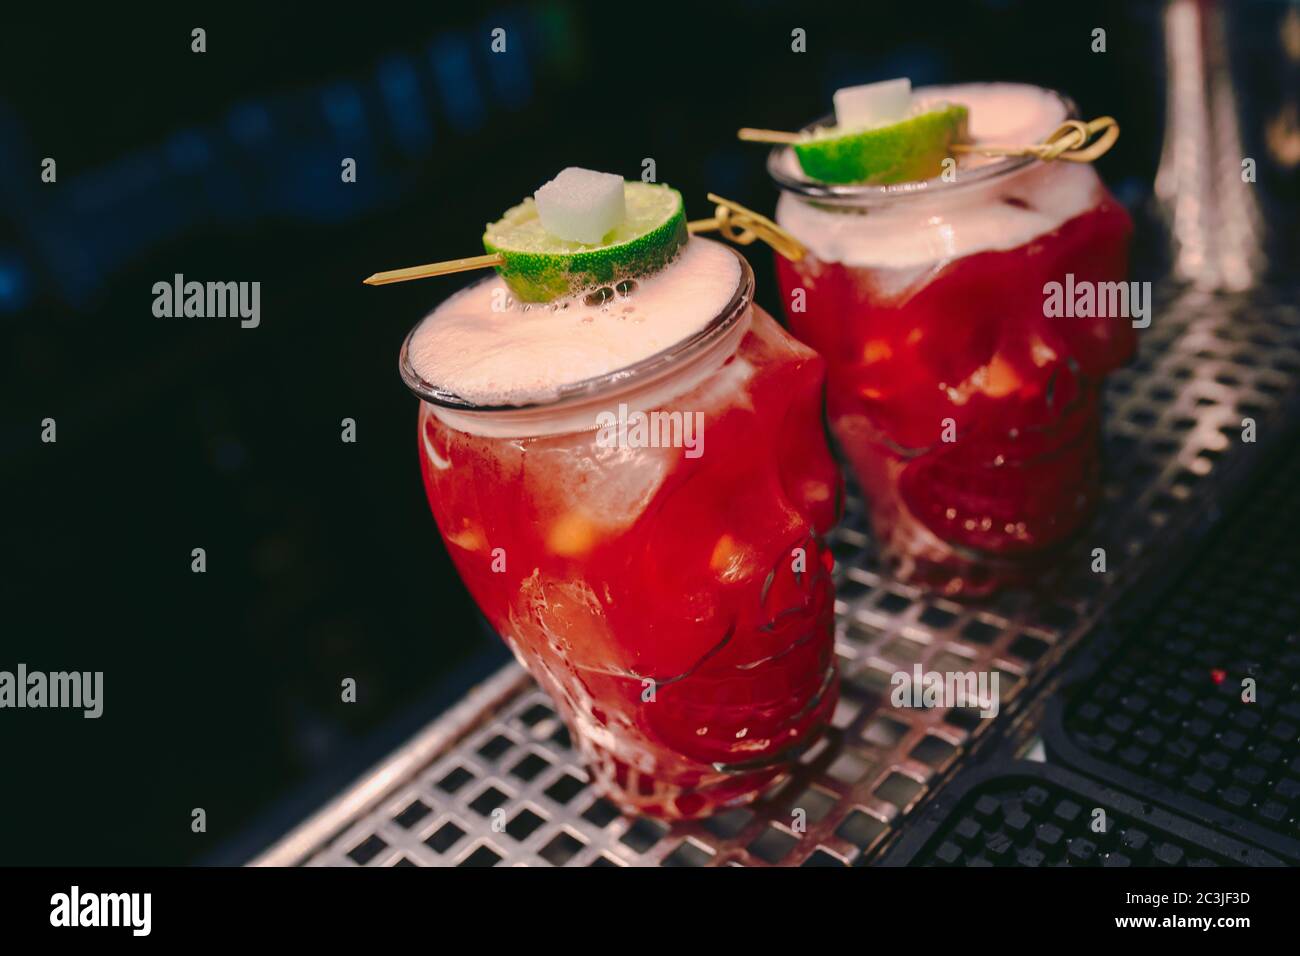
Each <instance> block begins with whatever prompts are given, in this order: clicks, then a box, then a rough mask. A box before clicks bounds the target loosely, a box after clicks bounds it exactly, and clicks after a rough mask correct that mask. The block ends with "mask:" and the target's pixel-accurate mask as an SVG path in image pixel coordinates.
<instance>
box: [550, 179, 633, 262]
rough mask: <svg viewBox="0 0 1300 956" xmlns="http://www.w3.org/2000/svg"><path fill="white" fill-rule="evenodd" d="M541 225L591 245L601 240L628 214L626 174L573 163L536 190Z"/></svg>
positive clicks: (571, 240)
mask: <svg viewBox="0 0 1300 956" xmlns="http://www.w3.org/2000/svg"><path fill="white" fill-rule="evenodd" d="M533 198H534V199H536V200H537V214H538V215H539V216H541V217H542V228H543V229H545V230H546V231H547V232H549V233H550V234H551V235H553V236H556V237H557V238H560V239H567V240H569V241H570V242H583V243H586V244H588V245H595V244H596V243H599V242H600V240H601V239H603V238H604V237H605V236H606V235H608V234H609V231H610V230H611V229H613V228H614V227H616V226H618V225H619V224H620V223H621V222H622V221H623V217H624V216H625V215H626V214H627V211H626V209H625V208H624V206H623V177H622V176H615V175H614V174H613V173H597V172H593V171H592V170H590V169H581V168H579V167H577V166H570V167H569V168H568V169H565V170H562V171H561V172H560V175H558V176H556V177H555V178H554V179H552V180H551V181H550V182H549V183H547V184H546V185H545V186H543V187H542V188H541V189H539V190H537V192H535V193H533Z"/></svg>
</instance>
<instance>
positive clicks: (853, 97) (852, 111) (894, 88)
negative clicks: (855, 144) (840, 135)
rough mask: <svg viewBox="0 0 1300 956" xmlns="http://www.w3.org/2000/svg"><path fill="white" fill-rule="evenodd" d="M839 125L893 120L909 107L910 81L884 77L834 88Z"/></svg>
mask: <svg viewBox="0 0 1300 956" xmlns="http://www.w3.org/2000/svg"><path fill="white" fill-rule="evenodd" d="M834 99H835V123H836V125H838V126H849V127H859V126H881V125H883V124H885V123H896V122H898V121H899V120H901V119H902V118H903V117H904V116H906V115H907V111H908V110H909V109H911V107H912V81H911V80H909V79H906V78H904V79H901V80H883V81H881V82H880V83H866V84H864V85H862V86H846V87H845V88H844V89H842V90H836V91H835V97H834Z"/></svg>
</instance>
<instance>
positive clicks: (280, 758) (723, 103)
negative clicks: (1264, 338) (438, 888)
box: [0, 0, 1276, 864]
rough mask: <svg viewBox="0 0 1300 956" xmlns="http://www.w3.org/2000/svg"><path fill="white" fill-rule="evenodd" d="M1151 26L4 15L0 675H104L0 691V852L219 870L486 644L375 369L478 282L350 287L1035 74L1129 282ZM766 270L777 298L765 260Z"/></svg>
mask: <svg viewBox="0 0 1300 956" xmlns="http://www.w3.org/2000/svg"><path fill="white" fill-rule="evenodd" d="M1252 6H1260V7H1268V8H1270V13H1271V12H1272V10H1271V7H1272V5H1268V4H1257V5H1252ZM1274 19H1275V18H1274ZM1158 21H1159V8H1158V6H1156V5H1154V4H1143V3H1133V2H1101V3H1086V4H1084V3H1080V4H1066V3H1056V2H1028V0H1026V2H1010V0H1007V2H993V0H984V2H968V3H936V2H933V0H932V2H929V3H925V4H916V3H898V2H891V3H852V4H847V3H846V4H842V5H825V6H822V5H815V4H812V5H810V4H778V3H749V4H733V3H709V4H704V3H697V4H693V5H690V6H681V7H678V6H675V5H672V4H659V3H655V4H650V5H635V6H629V7H628V9H627V10H626V11H622V10H621V8H620V7H616V6H615V5H612V4H607V3H582V2H552V3H544V4H538V5H497V4H492V3H488V4H483V5H477V6H476V5H473V4H462V5H457V6H455V7H454V8H453V9H450V10H440V9H439V8H438V7H437V6H436V5H433V4H426V5H420V6H419V7H416V8H411V9H401V8H398V9H395V10H383V9H380V8H377V7H374V6H363V7H361V8H357V9H353V10H350V12H345V11H343V10H342V8H340V10H339V12H337V13H336V12H332V8H330V7H329V6H328V5H327V6H324V7H319V6H315V7H311V8H306V10H298V11H277V10H275V9H274V8H272V7H270V5H265V6H263V7H262V8H261V9H260V10H259V11H258V13H257V14H256V16H251V15H250V16H248V17H247V18H245V19H243V20H240V21H232V20H230V19H228V18H226V17H217V16H207V15H202V14H186V15H184V16H175V15H173V16H170V17H169V16H167V15H162V16H147V17H146V16H141V15H136V17H135V18H131V19H112V20H109V19H106V18H103V16H102V14H101V15H100V17H98V18H96V19H91V20H88V19H81V18H77V17H74V16H72V15H70V14H69V15H67V16H65V17H63V18H62V19H61V20H60V21H58V22H43V23H36V22H30V23H27V22H22V21H20V20H12V19H11V20H10V22H7V23H5V24H4V25H3V28H2V29H0V370H2V374H0V479H2V481H3V487H2V496H3V497H2V499H0V500H2V501H3V505H2V506H0V508H2V509H3V510H2V511H0V519H2V520H3V525H2V530H0V542H2V544H3V560H4V566H3V574H2V575H0V599H2V600H3V618H2V619H0V669H8V670H12V669H13V668H14V667H16V665H17V664H18V663H19V662H24V663H26V664H27V665H28V667H29V668H31V669H34V670H43V671H54V670H77V671H84V670H91V671H93V670H102V671H103V672H104V673H105V678H104V681H105V691H104V694H105V713H104V716H103V717H102V718H100V719H99V720H95V721H91V720H84V719H82V717H81V715H80V713H79V712H65V711H48V710H47V711H3V712H0V863H24V864H27V863H110V862H111V863H131V864H133V863H183V862H196V861H208V862H242V861H243V860H245V859H247V858H248V857H249V856H251V855H252V854H253V853H254V852H256V851H257V850H259V849H261V848H262V847H263V846H264V845H265V844H266V843H268V842H269V841H270V840H272V839H274V838H275V837H276V836H277V835H279V834H280V833H281V832H283V831H284V830H285V829H287V828H288V827H289V826H290V825H292V824H293V823H294V822H296V821H297V820H299V819H301V817H303V816H304V815H305V814H306V813H308V812H309V811H310V810H312V809H313V808H314V807H315V806H317V805H319V803H320V802H321V801H323V800H324V799H326V798H327V797H328V796H330V795H331V794H332V793H334V792H336V791H337V790H338V789H339V788H340V787H341V786H343V785H344V784H345V783H346V782H347V781H348V780H350V779H351V778H352V777H354V776H355V775H356V774H357V773H359V772H360V771H361V770H363V769H364V767H365V766H367V765H368V764H369V763H371V762H373V761H375V760H377V759H378V758H380V757H381V756H382V755H383V754H384V753H385V752H386V751H387V750H389V749H391V748H392V747H393V746H395V745H396V744H397V743H398V742H399V741H400V740H402V739H403V738H404V737H405V736H407V735H409V734H410V733H411V732H412V731H413V730H414V729H415V728H417V727H418V726H419V725H420V724H421V723H423V722H424V721H426V720H428V719H429V718H431V717H433V716H434V715H436V714H437V713H438V712H439V711H440V710H441V709H443V708H445V707H446V706H447V705H448V704H449V703H451V702H452V701H454V700H455V699H456V698H457V697H458V696H460V695H461V694H462V693H463V692H464V691H465V689H467V687H468V686H470V685H471V684H472V683H473V682H474V681H475V680H477V679H479V678H481V677H482V676H485V675H486V674H488V673H490V672H491V670H492V669H493V668H494V667H495V666H497V665H498V664H499V663H500V662H502V661H504V660H505V658H506V652H505V651H504V649H503V647H502V646H501V645H500V643H499V642H498V641H497V640H496V639H495V638H494V637H493V636H492V635H490V634H489V633H487V632H486V631H485V630H484V629H483V627H482V626H481V624H480V623H479V619H478V617H477V613H476V611H475V610H474V608H473V606H472V604H471V602H470V601H469V599H468V597H467V596H466V594H465V592H464V590H463V588H462V587H461V585H460V582H459V580H458V579H457V577H456V575H455V572H454V570H453V569H452V567H451V565H450V563H449V562H448V559H447V556H446V554H445V552H444V551H443V548H442V545H441V542H440V541H439V539H438V536H437V531H436V528H435V526H434V523H433V520H432V518H431V517H430V515H429V513H428V509H427V505H426V503H425V501H424V496H423V491H422V488H421V485H420V478H419V469H418V464H417V458H416V433H415V413H416V403H415V400H414V399H413V398H412V397H411V396H410V395H409V394H408V393H407V392H406V391H405V390H404V388H403V386H402V384H401V382H400V380H399V379H398V376H397V372H396V358H397V351H398V347H399V345H400V343H401V339H402V337H403V336H404V335H405V333H406V332H407V330H408V329H409V327H410V326H411V325H412V324H413V323H414V322H415V321H416V319H418V318H419V317H420V316H421V315H422V314H423V313H424V312H426V311H427V310H428V309H429V308H431V307H432V306H433V305H434V304H436V303H437V302H438V301H439V300H440V299H442V298H444V297H445V296H447V295H449V294H450V293H451V292H452V291H454V289H455V288H457V287H459V285H461V284H463V277H451V278H447V279H439V280H430V281H425V282H418V283H409V284H405V285H396V286H391V287H387V288H382V289H373V288H366V287H363V286H362V285H361V282H360V280H361V278H362V277H364V276H366V275H368V274H369V273H370V272H372V271H376V270H379V269H386V268H393V267H398V266H406V265H412V264H414V263H417V262H426V261H432V260H436V259H444V258H452V257H458V256H464V255H472V254H475V253H476V252H479V251H481V250H480V248H479V236H480V234H481V232H482V227H483V224H484V223H485V222H487V221H488V220H490V219H494V218H496V217H497V216H499V215H500V213H501V212H502V211H503V210H504V209H505V208H506V207H507V206H509V205H512V204H514V203H516V202H518V201H519V199H520V198H521V197H523V196H525V195H527V194H529V193H531V192H532V191H533V190H534V189H536V188H537V186H539V185H540V184H541V183H542V182H544V181H545V180H546V179H548V178H550V177H551V176H553V175H554V174H555V173H556V172H557V171H558V170H559V169H561V168H562V167H564V166H568V165H581V166H587V167H591V168H594V169H600V170H607V171H612V172H619V173H622V174H624V175H625V176H628V177H629V178H637V177H638V176H639V175H640V171H641V160H642V159H643V158H645V157H652V158H654V160H655V161H656V164H657V171H658V178H659V180H660V181H662V182H667V183H670V184H672V185H673V186H675V187H677V188H679V189H681V190H682V192H683V194H684V195H685V196H686V198H687V202H688V212H689V213H690V214H691V215H692V216H694V217H700V216H705V215H708V213H709V208H708V204H707V202H706V201H705V198H704V197H705V193H706V192H707V191H709V190H712V191H715V192H719V193H722V194H724V195H726V196H729V197H732V198H735V199H737V200H739V201H741V202H743V203H746V204H748V205H752V206H753V207H755V208H757V209H759V210H762V211H770V210H771V209H772V207H773V205H774V201H775V191H774V189H773V187H772V186H771V184H770V182H769V181H768V180H767V177H766V174H765V171H764V158H765V151H764V149H763V148H762V147H757V146H747V145H742V144H739V143H737V142H736V141H735V139H734V131H735V129H736V128H737V127H739V126H741V125H755V126H766V127H773V128H786V129H792V128H796V127H798V126H799V125H801V124H802V123H804V122H806V121H808V120H810V119H812V118H813V117H816V116H820V115H822V114H824V113H826V112H828V111H829V108H830V96H831V93H832V92H833V91H834V90H835V89H836V88H837V87H840V86H844V85H849V84H852V83H859V82H867V81H871V80H877V79H886V78H890V77H894V76H910V77H911V78H912V80H913V83H914V84H924V83H929V82H950V81H964V80H979V79H1007V80H1024V81H1029V82H1034V83H1039V84H1042V85H1046V86H1052V87H1056V88H1059V89H1062V90H1065V91H1067V92H1068V93H1070V94H1071V95H1072V96H1073V97H1074V98H1075V99H1076V101H1077V102H1078V103H1079V105H1080V108H1081V110H1082V112H1083V113H1084V114H1085V115H1087V116H1095V115H1100V114H1103V113H1110V114H1112V115H1115V116H1116V117H1117V118H1118V119H1119V121H1120V123H1121V125H1122V127H1123V130H1124V133H1123V138H1122V139H1121V141H1120V145H1119V147H1118V148H1117V149H1116V150H1114V151H1113V152H1112V153H1111V154H1110V155H1109V156H1107V157H1106V158H1105V159H1104V160H1103V161H1102V162H1101V164H1100V168H1101V172H1102V175H1103V176H1104V177H1105V178H1106V179H1107V181H1108V182H1109V183H1110V184H1111V186H1112V188H1113V189H1114V190H1115V192H1116V194H1117V195H1119V196H1120V198H1121V199H1122V200H1124V201H1125V202H1126V203H1127V204H1129V205H1130V207H1131V208H1132V209H1133V210H1134V211H1135V213H1136V214H1137V215H1138V217H1139V228H1140V237H1141V246H1140V250H1139V251H1140V258H1139V271H1143V270H1146V271H1147V272H1148V273H1149V274H1150V273H1153V272H1154V271H1156V270H1157V269H1158V268H1159V253H1158V251H1157V250H1158V249H1159V248H1160V245H1159V243H1157V242H1155V241H1154V240H1153V238H1152V237H1153V236H1155V235H1157V234H1158V230H1159V227H1158V224H1157V223H1156V222H1155V221H1153V220H1152V219H1151V218H1150V217H1149V216H1148V215H1147V212H1148V210H1149V201H1148V200H1149V193H1150V182H1151V177H1152V175H1153V172H1154V169H1155V166H1156V162H1157V160H1158V156H1159V146H1160V136H1159V131H1160V126H1161V112H1162V93H1161V92H1160V90H1161V87H1160V77H1161V74H1162V72H1163V54H1162V52H1161V46H1160V39H1159V34H1158V29H1157V27H1158ZM195 26H203V27H204V28H205V29H207V31H208V34H207V44H208V49H207V52H206V53H204V54H195V53H191V52H190V42H191V39H190V30H191V29H192V28H193V27H195ZM498 26H500V27H503V28H505V29H506V31H507V45H508V50H507V53H506V54H503V55H494V54H492V53H490V52H489V42H490V31H491V30H492V29H493V28H494V27H498ZM1097 26H1101V27H1104V28H1105V29H1106V30H1107V43H1108V52H1106V53H1105V54H1094V53H1092V52H1090V44H1091V31H1092V29H1093V28H1094V27H1097ZM795 27H802V28H804V29H805V30H806V31H807V42H808V51H807V52H806V53H803V54H796V53H792V52H791V51H790V42H791V38H790V31H791V30H792V29H793V28H795ZM1264 36H1265V37H1275V36H1276V32H1275V30H1274V31H1272V32H1271V33H1270V32H1265V34H1264ZM1270 42H1275V40H1271V39H1270ZM1275 82H1276V80H1275V78H1270V77H1269V76H1268V75H1266V74H1265V75H1261V76H1258V77H1255V78H1254V86H1255V87H1257V88H1260V89H1263V90H1265V91H1267V90H1269V89H1270V84H1274V85H1275ZM47 156H49V157H53V158H55V159H56V161H57V163H58V181H57V183H56V184H45V183H42V182H41V181H40V163H41V160H42V158H43V157H47ZM343 157H353V158H355V159H356V161H357V165H358V181H357V182H356V183H355V184H345V183H342V182H341V181H340V176H339V173H340V161H341V159H342V158H343ZM750 258H751V260H752V262H753V263H754V265H755V268H756V272H757V273H758V277H759V301H760V302H766V303H773V302H775V287H774V284H773V281H772V274H771V263H770V256H769V254H768V253H767V252H766V250H764V249H762V248H761V247H753V248H752V250H751V256H750ZM178 272H179V273H183V274H184V275H185V277H186V278H187V279H196V280H199V281H208V280H220V281H260V282H261V283H262V303H261V309H262V324H261V327H260V328H257V329H247V330H245V329H241V328H240V327H239V322H238V320H237V319H194V318H188V319H187V318H174V319H158V318H155V317H154V316H153V315H152V312H151V306H152V301H153V295H152V291H151V288H152V285H153V283H155V282H157V281H170V280H171V277H172V276H173V274H174V273H178ZM45 417H53V418H55V419H56V420H57V428H58V442H57V444H42V443H41V441H40V422H41V420H42V419H43V418H45ZM344 417H351V418H354V419H355V420H356V421H357V423H358V424H357V430H358V441H357V443H356V444H344V443H342V442H341V441H340V420H341V419H342V418H344ZM195 547H203V548H205V549H206V551H207V559H208V570H207V573H206V574H194V573H191V571H190V562H191V557H190V553H191V549H192V548H195ZM345 677H353V678H355V679H356V680H357V682H358V685H359V700H358V702H357V703H355V704H344V703H342V702H341V701H340V681H341V680H342V679H343V678H345ZM194 807H203V808H204V809H205V810H206V811H207V817H208V832H207V833H206V834H194V833H192V832H191V830H190V812H191V810H192V808H194Z"/></svg>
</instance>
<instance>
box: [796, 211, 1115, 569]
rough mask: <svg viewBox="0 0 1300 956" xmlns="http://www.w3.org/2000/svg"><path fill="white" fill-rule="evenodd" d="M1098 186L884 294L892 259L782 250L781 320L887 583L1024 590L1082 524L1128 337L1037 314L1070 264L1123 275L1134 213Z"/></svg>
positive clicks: (1083, 276)
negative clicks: (851, 475) (1015, 240)
mask: <svg viewBox="0 0 1300 956" xmlns="http://www.w3.org/2000/svg"><path fill="white" fill-rule="evenodd" d="M1102 196H1103V198H1102V199H1101V200H1100V201H1099V202H1098V203H1097V204H1096V205H1095V206H1093V207H1091V208H1090V209H1088V210H1087V211H1086V212H1084V213H1083V214H1081V215H1078V216H1075V217H1074V218H1072V219H1069V220H1068V221H1066V222H1065V223H1063V224H1062V225H1061V226H1060V227H1058V228H1057V229H1054V230H1052V231H1050V232H1047V233H1044V234H1042V235H1039V236H1036V237H1035V238H1034V239H1032V240H1030V241H1029V242H1027V243H1025V244H1024V245H1021V246H1019V247H1017V248H1013V249H1009V250H1004V251H988V252H979V253H975V254H972V255H968V256H965V257H963V258H958V259H955V260H953V261H950V262H948V263H946V264H944V265H943V266H942V267H940V268H938V269H937V271H936V272H934V273H933V275H931V276H929V277H928V278H926V279H924V280H922V282H923V284H922V285H920V287H919V288H916V287H913V288H912V289H910V290H908V291H907V292H906V293H901V294H900V293H898V292H895V291H893V290H889V291H886V289H887V283H888V281H889V280H890V279H891V278H892V277H891V276H890V275H889V274H888V273H889V272H890V270H884V269H881V270H873V269H870V268H862V267H848V266H844V265H842V264H839V263H824V262H819V261H817V260H816V259H815V258H806V259H804V260H803V261H801V262H799V263H791V262H789V261H787V260H786V259H784V258H782V257H780V256H778V257H777V272H778V279H779V281H780V284H781V288H782V294H783V296H784V298H785V301H786V302H787V303H790V302H791V301H792V299H791V294H792V292H793V290H794V289H796V288H800V289H803V290H804V291H805V295H806V300H805V302H806V310H805V311H802V312H798V311H790V312H789V315H788V317H789V321H790V327H791V329H792V330H793V331H794V333H795V334H796V335H797V336H798V337H799V338H801V339H802V340H803V341H805V342H807V343H808V344H809V345H811V346H812V347H813V348H814V349H816V350H817V351H818V352H819V353H820V354H821V355H822V356H823V357H824V358H825V359H826V360H827V365H828V372H827V376H828V387H827V409H828V413H829V417H830V422H831V427H832V430H833V431H834V432H835V435H836V437H837V439H838V441H839V443H840V445H841V447H842V449H843V452H844V454H845V455H846V457H847V458H848V460H849V463H850V464H851V466H852V468H853V470H854V472H855V473H856V475H857V477H858V480H859V481H860V482H861V484H862V487H863V490H864V492H865V493H866V495H867V497H868V499H869V502H870V508H871V519H872V525H873V529H874V531H875V533H876V536H877V538H878V539H879V540H880V541H881V543H882V546H883V547H884V550H885V552H886V555H887V556H888V557H890V558H891V559H892V561H893V562H894V564H895V567H896V570H897V572H898V574H899V576H900V577H902V578H904V579H907V580H911V581H915V582H918V583H921V584H923V585H926V586H928V587H931V588H933V589H936V590H940V591H943V592H945V593H949V594H967V595H973V594H982V593H986V592H988V591H991V590H993V589H995V588H997V587H999V586H1002V585H1005V584H1011V583H1020V582H1022V581H1024V580H1026V579H1027V577H1029V576H1031V574H1032V571H1033V570H1035V569H1036V568H1037V567H1038V566H1039V565H1041V561H1040V560H1039V559H1038V558H1037V557H1036V555H1038V554H1039V553H1040V552H1042V551H1044V550H1047V549H1051V548H1052V547H1053V546H1056V545H1059V544H1061V543H1062V542H1063V541H1065V540H1066V539H1067V538H1069V537H1070V535H1072V534H1073V533H1074V532H1075V531H1077V530H1078V529H1079V528H1080V527H1081V526H1082V525H1083V523H1084V522H1085V521H1086V520H1087V518H1088V515H1089V512H1090V510H1091V509H1092V507H1093V505H1094V504H1095V502H1096V499H1097V495H1098V490H1099V489H1098V481H1099V426H1100V414H1099V398H1098V388H1099V386H1100V384H1101V379H1102V376H1104V375H1105V374H1106V373H1107V372H1109V371H1111V370H1113V369H1115V368H1117V367H1118V366H1119V365H1121V364H1123V363H1124V362H1125V361H1126V360H1127V359H1128V358H1129V357H1130V356H1131V355H1132V353H1133V350H1134V348H1135V345H1136V333H1135V332H1134V330H1133V327H1132V323H1131V320H1130V319H1127V318H1122V317H1110V318H1048V317H1045V316H1044V300H1045V294H1044V291H1043V290H1044V285H1045V284H1046V283H1048V282H1062V283H1063V282H1064V281H1065V277H1066V274H1067V273H1073V274H1074V277H1075V281H1076V283H1077V282H1080V281H1092V282H1109V281H1122V280H1124V279H1125V278H1126V275H1127V251H1128V238H1129V235H1130V233H1131V231H1132V223H1131V221H1130V219H1129V216H1128V214H1127V213H1126V212H1125V211H1124V209H1123V207H1121V206H1120V205H1119V204H1118V203H1116V202H1115V201H1114V199H1113V198H1112V197H1111V196H1110V195H1109V194H1106V193H1104V192H1103V193H1102ZM945 430H946V434H947V435H948V436H949V437H948V440H945Z"/></svg>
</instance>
